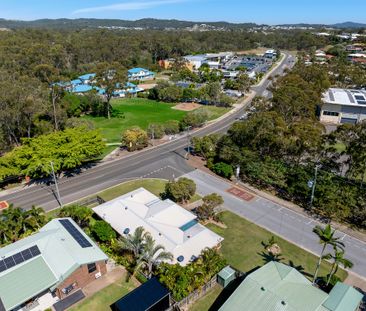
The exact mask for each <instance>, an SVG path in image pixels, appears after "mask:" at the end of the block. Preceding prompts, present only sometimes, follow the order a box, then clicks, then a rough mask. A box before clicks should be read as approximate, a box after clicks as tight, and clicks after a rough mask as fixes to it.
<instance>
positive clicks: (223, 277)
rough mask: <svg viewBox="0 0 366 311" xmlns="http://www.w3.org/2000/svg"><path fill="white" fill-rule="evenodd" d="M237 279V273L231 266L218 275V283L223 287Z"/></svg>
mask: <svg viewBox="0 0 366 311" xmlns="http://www.w3.org/2000/svg"><path fill="white" fill-rule="evenodd" d="M235 278H236V271H235V270H234V269H233V268H231V267H230V266H226V267H225V268H223V269H222V270H221V271H220V272H219V273H218V274H217V283H219V284H220V285H221V286H222V287H224V288H225V287H226V286H228V285H229V283H230V282H231V281H233V280H235Z"/></svg>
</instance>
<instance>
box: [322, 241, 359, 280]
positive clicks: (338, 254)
mask: <svg viewBox="0 0 366 311" xmlns="http://www.w3.org/2000/svg"><path fill="white" fill-rule="evenodd" d="M344 253H345V252H344V250H343V249H338V248H337V247H334V254H327V255H324V256H323V258H324V259H333V264H332V267H331V269H330V272H329V276H328V280H327V286H328V285H329V282H330V281H331V279H332V277H333V275H335V274H336V273H337V271H338V267H339V265H340V264H341V265H342V266H343V268H345V269H347V268H352V267H353V262H352V261H350V260H349V259H347V258H344Z"/></svg>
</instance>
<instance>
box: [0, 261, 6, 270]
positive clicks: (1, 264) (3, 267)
mask: <svg viewBox="0 0 366 311" xmlns="http://www.w3.org/2000/svg"><path fill="white" fill-rule="evenodd" d="M5 270H6V266H5V263H4V260H1V261H0V272H3V271H5Z"/></svg>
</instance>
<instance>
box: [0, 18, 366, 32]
mask: <svg viewBox="0 0 366 311" xmlns="http://www.w3.org/2000/svg"><path fill="white" fill-rule="evenodd" d="M260 26H265V25H258V24H255V23H229V22H224V21H218V22H192V21H181V20H176V19H154V18H143V19H139V20H135V21H130V20H122V19H95V18H79V19H67V18H60V19H38V20H34V21H20V20H6V19H1V18H0V28H10V29H18V28H51V29H85V28H98V27H116V28H148V29H187V28H192V29H196V30H202V29H203V30H204V29H206V30H210V29H213V30H222V29H228V30H230V29H248V28H252V27H260ZM278 26H282V27H306V28H309V27H312V28H322V27H327V26H328V27H334V28H339V29H342V28H345V29H351V28H354V29H357V28H366V24H362V23H354V22H345V23H339V24H334V25H324V24H323V25H322V24H306V23H298V24H282V25H278Z"/></svg>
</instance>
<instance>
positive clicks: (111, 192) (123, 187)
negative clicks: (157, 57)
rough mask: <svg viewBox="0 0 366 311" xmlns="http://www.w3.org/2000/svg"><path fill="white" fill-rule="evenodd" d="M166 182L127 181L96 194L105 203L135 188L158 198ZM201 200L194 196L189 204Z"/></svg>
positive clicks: (148, 180)
mask: <svg viewBox="0 0 366 311" xmlns="http://www.w3.org/2000/svg"><path fill="white" fill-rule="evenodd" d="M167 182H168V181H167V180H164V179H136V180H131V181H127V182H125V183H123V184H120V185H118V186H115V187H113V188H110V189H107V190H104V191H102V192H99V193H98V196H100V197H101V198H103V199H104V200H106V201H110V200H113V199H114V198H117V197H119V196H121V195H123V194H126V193H128V192H131V191H133V190H136V189H137V188H140V187H143V188H145V189H146V190H148V191H150V192H152V193H153V194H155V195H156V196H158V197H160V194H161V193H163V192H164V190H165V185H166V184H167ZM200 199H202V197H201V196H200V195H199V194H197V193H196V194H194V196H193V197H192V198H191V199H190V200H189V203H193V202H196V201H198V200H200Z"/></svg>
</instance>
